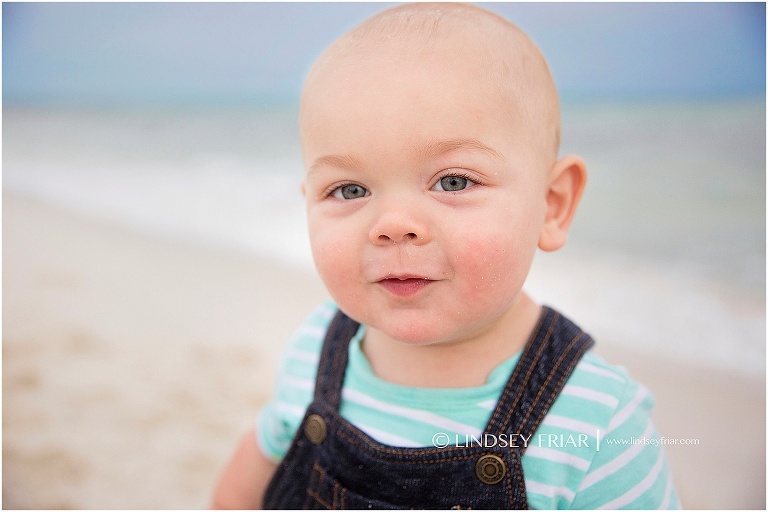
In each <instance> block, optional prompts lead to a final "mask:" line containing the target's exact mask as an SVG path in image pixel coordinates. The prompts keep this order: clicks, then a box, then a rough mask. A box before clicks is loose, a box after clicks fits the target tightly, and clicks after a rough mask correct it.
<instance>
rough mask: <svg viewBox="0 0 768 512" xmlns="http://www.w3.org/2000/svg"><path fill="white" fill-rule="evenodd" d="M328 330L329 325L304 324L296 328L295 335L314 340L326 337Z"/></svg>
mask: <svg viewBox="0 0 768 512" xmlns="http://www.w3.org/2000/svg"><path fill="white" fill-rule="evenodd" d="M326 330H328V326H325V325H311V324H304V325H302V326H301V327H299V328H298V329H297V330H296V332H295V333H294V337H296V338H298V337H302V338H303V337H307V338H312V341H317V340H322V339H324V338H325V332H326Z"/></svg>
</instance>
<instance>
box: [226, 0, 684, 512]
mask: <svg viewBox="0 0 768 512" xmlns="http://www.w3.org/2000/svg"><path fill="white" fill-rule="evenodd" d="M559 115H560V114H559V106H558V99H557V93H556V90H555V86H554V83H553V80H552V77H551V75H550V72H549V69H548V67H547V64H546V62H545V60H544V58H543V57H542V55H541V54H540V53H539V51H538V50H537V48H536V47H535V46H534V45H533V43H532V42H531V41H530V40H529V39H528V38H527V37H526V36H525V35H524V34H523V33H522V32H521V31H520V30H519V29H517V28H516V27H515V26H514V25H512V24H510V23H509V22H507V21H505V20H503V19H501V18H499V17H498V16H496V15H494V14H491V13H489V12H487V11H484V10H482V9H480V8H478V7H473V6H467V5H462V4H417V5H406V6H399V7H396V8H394V9H390V10H388V11H385V12H383V13H381V14H379V15H377V16H375V17H374V18H372V19H370V20H368V21H367V22H365V23H364V24H362V25H361V26H359V27H357V28H356V29H354V30H352V31H351V32H350V33H348V34H346V35H345V36H343V37H341V38H340V39H339V40H337V41H336V42H335V43H333V44H332V45H331V46H330V48H328V49H327V50H326V51H325V53H324V54H323V55H322V56H321V57H320V58H319V60H318V61H317V63H316V64H315V66H314V67H313V68H312V70H311V72H310V73H309V76H308V78H307V81H306V85H305V89H304V93H303V96H302V101H301V117H300V129H301V143H302V147H303V155H304V162H305V166H306V171H307V172H306V179H305V182H304V185H303V190H304V194H305V196H306V201H307V216H308V220H309V233H310V241H311V245H312V252H313V256H314V260H315V263H316V266H317V269H318V271H319V273H320V276H321V277H322V279H323V281H324V283H325V285H326V286H327V288H328V291H329V293H330V295H331V296H332V298H333V303H332V304H325V305H323V306H322V307H320V308H319V309H318V310H317V311H315V312H314V313H313V315H312V316H311V317H310V318H309V319H308V321H307V323H306V324H305V325H304V326H302V328H301V329H299V331H298V332H297V334H296V336H295V338H294V339H293V341H292V342H291V345H290V346H289V347H288V350H287V352H286V354H285V356H284V358H283V364H282V367H281V373H280V376H279V379H278V383H277V389H276V391H275V395H274V397H273V399H272V400H271V401H270V402H269V403H268V404H267V405H266V406H265V407H264V409H263V410H262V411H261V414H260V417H259V421H258V425H257V428H256V431H253V430H251V431H250V432H248V433H247V434H246V435H245V436H244V437H243V439H242V441H241V443H240V446H239V447H238V449H237V451H236V453H235V455H234V457H233V459H232V460H231V462H230V463H229V465H228V466H227V468H226V469H225V471H224V474H223V476H222V478H221V481H220V483H219V486H218V488H217V490H216V493H215V496H214V506H215V507H217V508H260V507H265V508H292V509H295V508H353V509H367V508H376V509H384V508H470V507H471V508H481V509H498V508H528V507H530V508H545V509H556V508H590V509H593V508H622V507H627V508H641V509H647V508H675V507H679V502H678V498H677V495H676V492H675V490H674V486H673V484H672V482H671V477H670V473H669V469H668V466H667V463H666V460H665V458H664V455H663V452H662V450H661V448H660V447H659V446H658V442H656V443H654V442H653V441H654V440H657V439H658V438H657V437H656V436H657V434H656V431H655V429H654V427H653V425H652V423H651V422H650V419H649V412H650V409H651V407H652V398H651V397H650V396H649V394H648V392H647V391H646V390H645V388H643V387H642V386H640V385H639V384H637V383H636V382H634V381H632V380H631V379H630V378H629V377H628V376H627V375H626V373H625V372H624V371H623V370H621V369H618V368H615V367H612V366H610V365H608V364H606V363H605V362H603V361H602V360H601V359H600V358H598V357H597V356H596V355H594V354H593V353H592V352H590V351H589V348H590V347H591V345H592V340H591V338H590V337H589V336H588V335H587V334H585V333H584V332H583V331H581V330H580V329H579V328H578V327H577V326H576V325H574V324H573V323H572V322H570V321H569V320H568V319H566V318H564V317H563V316H562V315H560V314H559V313H557V312H556V311H554V310H553V309H550V308H548V307H545V306H540V305H538V304H536V303H535V302H534V301H533V300H532V299H531V298H529V297H528V296H527V295H526V294H525V292H523V291H522V288H523V283H524V281H525V279H526V276H527V274H528V272H529V269H530V267H531V263H532V260H533V257H534V253H535V252H536V249H537V248H539V249H542V250H544V251H554V250H556V249H558V248H560V247H561V246H562V245H563V244H564V243H565V241H566V235H567V232H568V228H569V226H570V224H571V221H572V219H573V216H574V213H575V210H576V206H577V204H578V202H579V199H580V197H581V194H582V191H583V190H584V186H585V183H586V168H585V165H584V163H583V161H582V160H581V159H580V158H578V157H576V156H564V157H558V147H559V132H560V121H559ZM632 439H634V440H643V441H640V442H634V443H632V442H631V440H632ZM622 442H623V443H624V444H622Z"/></svg>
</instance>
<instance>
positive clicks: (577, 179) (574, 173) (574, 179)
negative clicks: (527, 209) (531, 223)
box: [539, 155, 587, 251]
mask: <svg viewBox="0 0 768 512" xmlns="http://www.w3.org/2000/svg"><path fill="white" fill-rule="evenodd" d="M549 180H550V181H549V186H548V188H547V196H546V201H547V212H546V216H545V217H544V226H543V228H542V230H541V233H540V234H539V249H541V250H542V251H556V250H557V249H559V248H561V247H562V246H563V245H565V241H566V240H567V238H568V236H567V235H568V228H570V226H571V221H573V216H574V214H575V213H576V207H577V206H578V204H579V200H580V199H581V194H582V193H583V192H584V187H585V186H586V184H587V166H586V164H584V161H583V160H582V159H581V158H580V157H578V156H574V155H570V156H565V157H563V158H561V159H559V160H558V161H557V162H555V163H554V165H553V166H552V169H551V170H550V173H549Z"/></svg>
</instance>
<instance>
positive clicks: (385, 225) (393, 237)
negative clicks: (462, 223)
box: [369, 204, 432, 246]
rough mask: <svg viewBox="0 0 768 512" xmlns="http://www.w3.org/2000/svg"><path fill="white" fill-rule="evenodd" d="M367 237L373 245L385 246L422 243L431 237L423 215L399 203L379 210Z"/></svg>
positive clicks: (425, 242)
mask: <svg viewBox="0 0 768 512" xmlns="http://www.w3.org/2000/svg"><path fill="white" fill-rule="evenodd" d="M369 239H370V241H371V243H373V244H374V245H379V246H386V245H397V244H402V243H412V244H414V245H424V244H427V243H429V241H430V240H431V239H432V238H431V234H430V229H429V227H428V221H427V220H426V218H425V216H423V215H419V213H418V212H415V211H413V210H412V209H411V208H409V207H408V206H405V205H403V204H400V205H393V206H392V207H390V208H386V209H381V210H379V212H378V215H377V218H376V219H375V221H374V223H373V226H372V227H371V231H370V234H369Z"/></svg>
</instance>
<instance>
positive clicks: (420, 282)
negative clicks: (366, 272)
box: [377, 276, 434, 297]
mask: <svg viewBox="0 0 768 512" xmlns="http://www.w3.org/2000/svg"><path fill="white" fill-rule="evenodd" d="M433 282H434V281H433V280H431V279H428V278H426V277H410V276H403V277H387V278H384V279H380V280H379V281H377V283H378V284H380V285H381V286H382V287H383V288H384V289H385V290H387V291H388V292H390V293H392V294H393V295H397V296H398V297H409V296H411V295H415V294H416V293H418V292H420V291H421V290H423V289H424V288H426V287H427V286H429V284H430V283H433Z"/></svg>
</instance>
